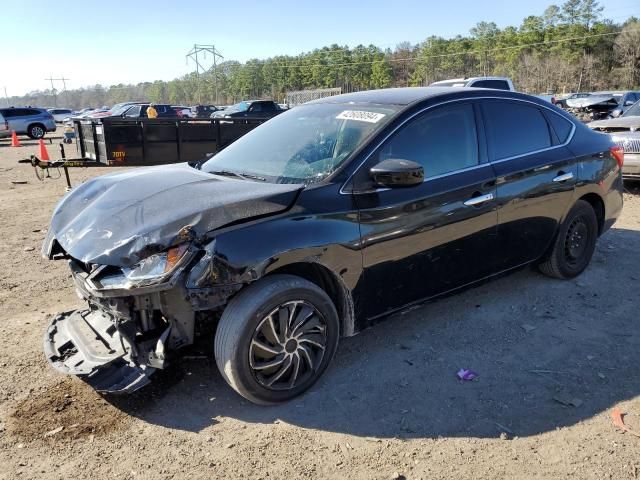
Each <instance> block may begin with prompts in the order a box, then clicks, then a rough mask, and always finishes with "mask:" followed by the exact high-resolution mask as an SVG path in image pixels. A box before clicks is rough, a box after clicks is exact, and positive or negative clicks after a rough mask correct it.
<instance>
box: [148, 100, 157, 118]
mask: <svg viewBox="0 0 640 480" xmlns="http://www.w3.org/2000/svg"><path fill="white" fill-rule="evenodd" d="M147 117H148V118H158V111H157V110H156V108H155V103H150V104H149V108H147Z"/></svg>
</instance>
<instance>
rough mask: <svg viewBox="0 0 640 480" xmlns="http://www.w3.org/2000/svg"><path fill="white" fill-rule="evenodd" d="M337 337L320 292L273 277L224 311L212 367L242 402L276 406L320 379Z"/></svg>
mask: <svg viewBox="0 0 640 480" xmlns="http://www.w3.org/2000/svg"><path fill="white" fill-rule="evenodd" d="M338 334H339V321H338V314H337V312H336V309H335V306H334V305H333V302H332V301H331V299H330V298H329V297H328V296H327V294H326V293H325V292H324V291H323V290H322V289H321V288H319V287H318V286H317V285H315V284H313V283H311V282H309V281H307V280H305V279H303V278H299V277H295V276H292V275H273V276H272V277H266V278H264V279H262V280H260V281H258V282H256V283H255V284H253V285H250V286H249V287H247V288H246V289H245V290H244V291H242V292H240V294H238V296H236V297H235V298H233V299H232V300H231V302H229V305H227V307H226V309H225V310H224V312H223V314H222V317H221V318H220V322H219V324H218V329H217V332H216V338H215V357H216V363H217V365H218V369H219V370H220V372H221V373H222V376H223V377H224V378H225V380H226V381H227V383H228V384H229V385H230V386H231V387H232V388H233V389H234V390H235V391H236V392H238V393H239V394H240V395H242V396H243V397H245V398H247V399H248V400H250V401H252V402H254V403H259V404H274V403H280V402H284V401H287V400H290V399H291V398H294V397H296V396H297V395H300V394H301V393H303V392H304V391H306V390H307V389H309V388H310V387H311V386H312V385H313V384H314V383H315V382H316V380H318V378H320V376H321V375H322V373H323V372H324V371H325V370H326V368H327V366H328V365H329V363H330V362H331V360H332V358H333V356H334V354H335V351H336V348H337V346H338Z"/></svg>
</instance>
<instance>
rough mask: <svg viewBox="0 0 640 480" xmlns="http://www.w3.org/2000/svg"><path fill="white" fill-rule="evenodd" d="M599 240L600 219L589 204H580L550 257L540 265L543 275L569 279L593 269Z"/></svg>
mask: <svg viewBox="0 0 640 480" xmlns="http://www.w3.org/2000/svg"><path fill="white" fill-rule="evenodd" d="M597 238H598V219H597V218H596V214H595V212H594V211H593V207H592V206H591V205H590V204H589V202H585V201H584V200H578V201H577V202H576V204H575V205H574V206H573V207H572V208H571V210H570V211H569V214H568V215H567V218H566V219H565V220H564V222H562V225H560V230H559V232H558V237H557V238H556V241H555V243H554V245H553V249H552V250H551V252H550V253H549V255H548V256H547V257H546V258H545V259H544V260H543V261H542V263H540V265H539V268H540V271H542V273H544V274H545V275H548V276H550V277H554V278H560V279H568V278H573V277H576V276H578V275H580V274H581V273H582V272H583V271H584V269H585V268H587V266H588V265H589V262H590V261H591V257H592V256H593V252H594V251H595V248H596V239H597Z"/></svg>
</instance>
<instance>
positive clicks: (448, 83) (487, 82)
mask: <svg viewBox="0 0 640 480" xmlns="http://www.w3.org/2000/svg"><path fill="white" fill-rule="evenodd" d="M429 86H430V87H475V88H494V89H496V90H510V91H512V92H513V91H515V88H514V87H513V82H512V81H511V79H510V78H506V77H471V78H454V79H451V80H441V81H439V82H433V83H432V84H431V85H429Z"/></svg>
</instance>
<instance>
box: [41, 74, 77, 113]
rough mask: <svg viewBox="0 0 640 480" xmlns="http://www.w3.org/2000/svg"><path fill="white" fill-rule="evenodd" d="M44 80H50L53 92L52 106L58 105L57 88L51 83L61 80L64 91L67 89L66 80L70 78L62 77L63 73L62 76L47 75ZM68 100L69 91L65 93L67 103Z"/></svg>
mask: <svg viewBox="0 0 640 480" xmlns="http://www.w3.org/2000/svg"><path fill="white" fill-rule="evenodd" d="M45 80H49V81H50V82H51V91H52V92H53V106H54V107H57V106H58V90H57V89H56V87H55V85H54V84H53V82H54V81H56V82H62V91H63V92H66V91H67V80H71V79H70V78H64V75H63V76H62V78H53V75H49V78H45ZM68 102H69V93H67V103H68Z"/></svg>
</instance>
